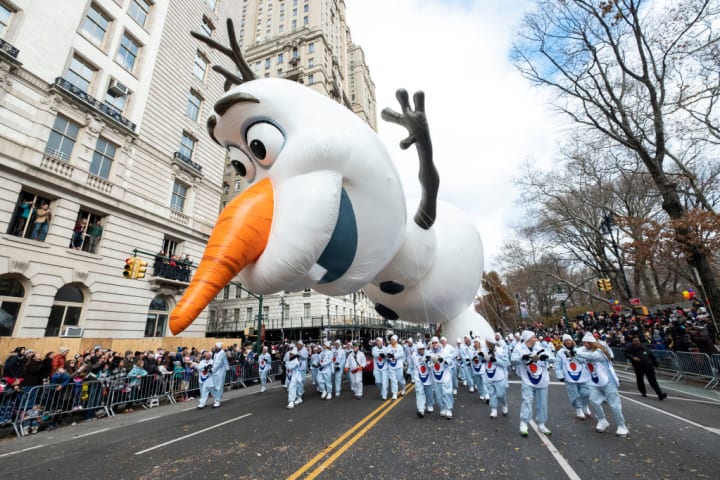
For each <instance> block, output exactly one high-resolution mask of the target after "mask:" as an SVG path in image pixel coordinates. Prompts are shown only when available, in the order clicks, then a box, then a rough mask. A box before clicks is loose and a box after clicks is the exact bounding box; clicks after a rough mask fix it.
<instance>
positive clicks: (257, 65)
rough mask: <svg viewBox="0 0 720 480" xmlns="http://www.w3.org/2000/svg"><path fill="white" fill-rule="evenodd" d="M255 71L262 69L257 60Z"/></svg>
mask: <svg viewBox="0 0 720 480" xmlns="http://www.w3.org/2000/svg"><path fill="white" fill-rule="evenodd" d="M255 71H256V72H259V71H260V62H255Z"/></svg>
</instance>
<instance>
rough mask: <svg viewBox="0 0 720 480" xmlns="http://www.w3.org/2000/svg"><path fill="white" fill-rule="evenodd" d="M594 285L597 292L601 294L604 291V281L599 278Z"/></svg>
mask: <svg viewBox="0 0 720 480" xmlns="http://www.w3.org/2000/svg"><path fill="white" fill-rule="evenodd" d="M595 285H597V287H598V290H600V291H601V292H604V291H605V279H604V278H601V279H600V280H598V281H597V282H595Z"/></svg>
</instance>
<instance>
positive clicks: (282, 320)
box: [280, 295, 285, 344]
mask: <svg viewBox="0 0 720 480" xmlns="http://www.w3.org/2000/svg"><path fill="white" fill-rule="evenodd" d="M280 341H281V342H282V343H283V344H284V343H285V295H280Z"/></svg>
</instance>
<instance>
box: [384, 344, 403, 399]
mask: <svg viewBox="0 0 720 480" xmlns="http://www.w3.org/2000/svg"><path fill="white" fill-rule="evenodd" d="M397 338H398V337H397V335H393V336H392V337H391V343H390V345H388V346H387V347H386V353H387V355H388V359H387V361H388V367H389V370H388V378H389V380H390V392H391V393H392V398H393V400H395V399H397V396H398V393H400V395H405V374H404V371H405V370H404V369H405V367H404V363H405V362H404V360H405V349H404V348H403V347H402V345H400V344H399V343H397ZM400 387H402V388H400Z"/></svg>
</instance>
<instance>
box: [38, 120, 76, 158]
mask: <svg viewBox="0 0 720 480" xmlns="http://www.w3.org/2000/svg"><path fill="white" fill-rule="evenodd" d="M79 132H80V125H78V124H77V123H75V122H73V121H70V120H68V119H67V118H65V117H62V116H60V115H58V116H57V117H55V123H54V124H53V127H52V130H50V138H48V142H47V145H46V146H45V153H47V154H48V155H51V156H52V157H54V158H58V159H60V160H65V161H66V162H67V161H68V160H70V156H71V155H72V152H73V148H74V147H75V142H76V141H77V137H78V133H79Z"/></svg>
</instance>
